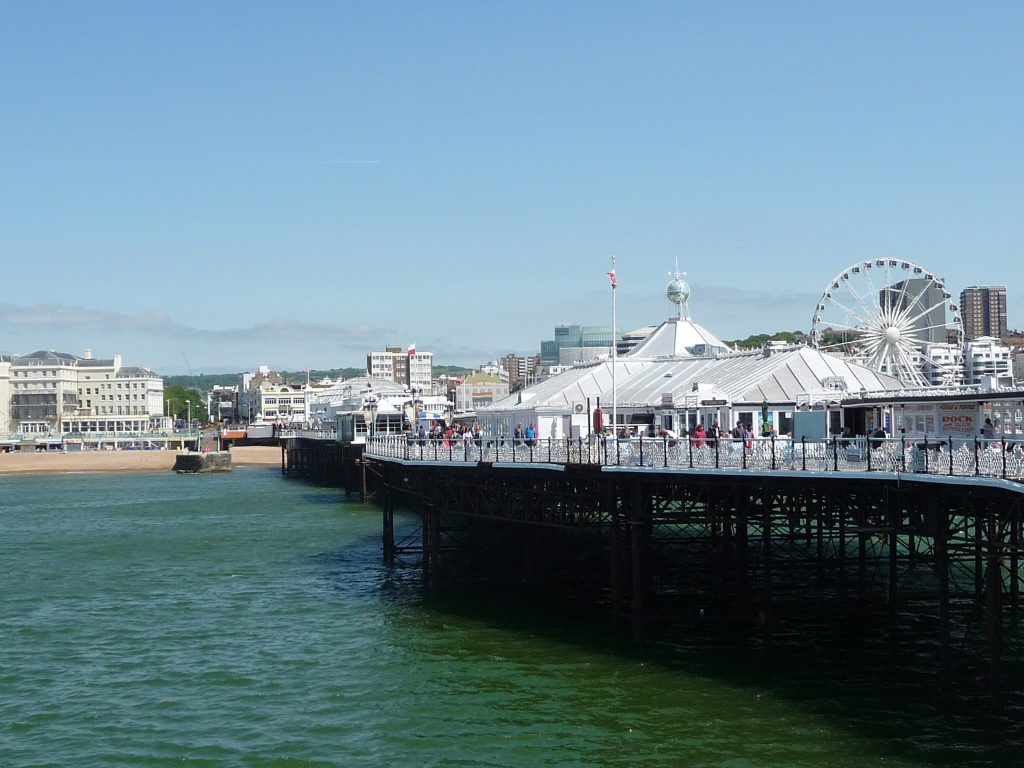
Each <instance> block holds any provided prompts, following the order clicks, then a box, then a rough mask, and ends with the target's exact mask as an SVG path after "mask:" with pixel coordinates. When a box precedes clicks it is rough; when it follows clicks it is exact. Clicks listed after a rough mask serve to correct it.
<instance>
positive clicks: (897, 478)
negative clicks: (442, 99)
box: [282, 436, 1024, 689]
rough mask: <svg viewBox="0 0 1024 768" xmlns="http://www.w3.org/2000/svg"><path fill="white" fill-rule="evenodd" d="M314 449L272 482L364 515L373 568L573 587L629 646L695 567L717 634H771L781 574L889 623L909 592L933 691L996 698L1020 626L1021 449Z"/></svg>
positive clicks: (724, 444)
mask: <svg viewBox="0 0 1024 768" xmlns="http://www.w3.org/2000/svg"><path fill="white" fill-rule="evenodd" d="M326 442H327V441H320V440H315V439H301V438H295V439H292V440H288V441H286V443H285V445H284V447H283V448H282V469H283V471H285V472H286V473H288V474H291V475H295V476H304V477H310V478H315V479H319V480H322V481H328V482H331V481H332V478H333V482H338V481H339V480H340V481H341V482H340V484H341V485H344V487H346V489H348V490H350V491H356V490H358V491H359V492H360V493H361V494H362V495H363V496H364V498H368V499H372V500H373V501H375V502H377V503H378V504H379V505H380V506H381V509H382V551H383V556H384V558H385V560H386V561H387V562H389V563H393V562H395V561H396V560H397V559H404V558H416V559H418V560H419V562H420V563H421V565H422V568H423V570H424V572H425V574H426V575H427V576H428V577H429V578H430V579H433V580H438V579H441V580H442V581H443V578H442V577H444V576H447V577H449V578H459V573H460V572H461V569H462V568H463V567H464V565H465V563H467V562H470V561H473V560H474V559H476V560H481V559H486V560H489V561H490V562H492V563H499V564H500V567H501V568H504V569H506V570H507V569H513V570H517V575H518V577H519V578H521V579H523V580H525V581H527V582H529V583H532V584H535V585H536V588H537V589H543V588H544V584H545V583H546V581H547V578H548V575H549V574H553V573H555V572H566V571H571V572H572V573H573V574H574V577H576V578H580V579H588V580H590V581H591V582H592V583H596V584H598V588H597V589H596V590H594V591H593V594H594V595H596V599H597V600H598V601H599V602H600V603H602V604H604V605H606V606H607V609H608V610H609V611H610V613H611V615H612V617H613V618H614V619H615V620H616V621H617V622H620V623H621V624H622V625H623V626H624V627H625V628H626V629H627V630H628V631H629V632H631V633H632V635H633V636H634V637H635V638H636V639H637V640H642V639H643V638H644V636H645V633H646V630H647V628H648V627H649V626H650V625H651V623H652V622H656V621H658V618H659V612H662V611H665V610H671V605H672V597H673V596H674V595H678V594H679V593H681V592H685V591H686V590H687V588H688V584H687V581H688V579H690V578H692V577H693V569H694V568H696V569H700V570H701V571H702V572H703V573H704V575H705V576H706V574H707V573H713V574H714V579H713V580H714V581H715V582H716V583H717V584H718V585H719V591H718V597H717V598H716V599H718V600H720V601H721V610H722V611H724V612H727V613H728V614H729V615H730V617H731V620H732V621H735V622H737V623H747V624H748V625H750V626H756V627H758V628H759V629H760V631H761V632H763V634H764V635H765V636H766V637H770V635H771V633H772V632H773V631H774V630H775V628H776V627H777V626H784V625H785V621H786V616H785V615H783V614H780V612H779V610H778V603H779V601H778V600H777V597H778V595H777V589H778V588H779V587H778V585H779V584H780V583H781V582H784V581H787V580H791V579H789V577H791V576H792V575H793V574H794V573H796V574H800V575H801V578H802V577H803V576H806V578H807V581H806V585H807V587H808V588H811V589H815V588H821V589H822V591H823V593H825V592H827V593H828V594H829V595H834V596H835V597H833V598H832V599H835V600H840V601H843V602H844V603H848V604H849V605H848V606H845V607H855V608H859V609H861V610H864V611H865V612H869V613H870V617H871V620H873V621H879V620H883V621H892V622H893V623H894V624H895V622H896V617H897V615H898V614H899V612H900V611H901V610H903V609H904V608H905V607H906V606H905V604H904V585H905V584H908V583H910V582H911V581H912V582H913V584H914V585H915V590H917V591H919V585H920V584H921V583H922V582H924V583H926V584H927V585H929V588H928V591H927V602H928V610H927V613H928V615H929V621H931V622H933V623H934V626H935V638H934V650H935V658H936V669H937V671H938V672H939V674H940V676H941V678H942V680H943V681H946V682H949V681H950V679H951V678H952V677H953V676H954V672H955V668H956V666H957V663H958V659H966V658H968V657H969V658H971V659H974V660H977V659H983V661H984V667H985V676H986V679H987V681H988V683H989V684H990V685H991V687H993V688H995V689H998V688H999V686H1000V685H1001V681H1002V679H1003V674H1002V668H1003V645H1004V643H1003V636H1004V632H1006V631H1008V630H1009V629H1015V628H1017V627H1018V626H1019V624H1020V613H1021V597H1020V596H1021V567H1020V565H1021V563H1020V561H1021V551H1022V530H1021V528H1022V514H1024V483H1021V482H1020V478H1021V474H1020V473H1021V461H1020V459H1021V450H1020V448H1019V447H1014V446H1010V445H1006V444H999V445H996V444H995V443H994V442H992V443H990V444H985V443H981V442H980V441H977V440H973V439H972V440H969V441H963V442H961V443H959V444H956V443H950V442H949V441H946V442H945V443H944V444H942V445H941V446H939V447H938V448H937V447H936V446H935V445H934V444H932V445H929V446H928V447H923V445H922V444H918V443H915V444H913V445H909V444H907V443H906V441H902V442H901V441H894V440H889V441H885V442H882V441H878V442H876V444H874V445H865V446H863V447H862V446H859V445H855V444H852V443H851V444H843V443H841V442H840V441H838V440H835V439H830V440H825V441H819V442H816V443H808V442H803V443H798V444H791V443H789V442H788V441H777V442H776V441H769V440H762V441H742V442H741V443H739V444H736V443H735V441H733V442H730V441H720V444H718V445H713V446H712V445H708V444H707V443H706V442H705V443H704V444H703V445H699V446H698V445H696V444H694V443H692V442H690V441H683V440H676V441H671V442H672V443H673V444H672V445H670V444H669V442H670V441H668V440H659V439H651V440H645V441H643V444H642V445H641V441H615V440H611V441H607V442H605V443H600V442H596V441H590V442H588V441H584V440H576V441H573V440H561V441H543V440H536V441H532V444H531V445H527V444H526V442H525V441H512V440H495V439H491V440H482V441H480V444H476V443H474V442H458V443H456V442H454V441H453V442H449V443H448V444H445V443H444V441H429V440H428V441H424V442H422V443H421V442H420V441H410V440H408V439H406V438H404V437H395V436H386V437H380V438H371V439H370V440H369V441H368V444H367V445H366V446H365V452H364V449H363V446H346V447H345V448H341V447H340V446H339V444H335V445H333V446H330V447H328V446H327V445H326V444H325V443H326ZM783 443H785V444H783ZM346 451H348V453H346ZM400 509H404V510H408V511H411V512H412V513H414V514H415V515H417V516H418V517H419V520H420V524H419V525H418V526H417V531H416V535H415V536H413V537H412V538H410V537H409V536H404V537H402V538H401V539H399V538H397V537H396V533H395V531H396V529H395V514H396V511H397V510H400ZM687 569H690V571H688V570H687ZM782 577H786V578H782ZM919 602H920V601H919V595H915V604H919ZM915 609H918V608H915ZM880 614H884V616H882V615H880ZM972 663H973V662H972Z"/></svg>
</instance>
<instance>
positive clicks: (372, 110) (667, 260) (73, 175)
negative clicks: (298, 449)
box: [0, 1, 1024, 374]
mask: <svg viewBox="0 0 1024 768" xmlns="http://www.w3.org/2000/svg"><path fill="white" fill-rule="evenodd" d="M0 30H2V34H3V44H2V45H0V84H2V86H0V87H2V94H3V98H4V102H5V109H4V117H3V119H0V254H2V259H0V264H2V272H0V285H3V288H4V289H3V290H2V291H0V351H5V352H16V353H25V352H29V351H32V350H35V349H39V348H49V349H58V350H61V351H66V352H75V353H79V354H81V353H82V352H83V351H84V350H85V349H86V348H90V349H92V350H93V351H94V353H95V354H96V355H98V356H111V355H113V354H115V353H120V354H121V355H122V356H123V357H124V359H125V360H126V362H130V363H133V364H135V363H137V364H144V365H150V366H152V367H153V368H154V369H155V370H157V371H158V372H160V373H168V374H172V373H179V372H183V371H184V370H185V369H186V360H187V361H188V363H187V364H188V366H190V367H191V368H192V369H194V370H195V371H207V372H213V371H223V370H226V371H236V370H251V369H253V368H254V367H255V366H257V365H259V364H268V365H271V366H274V367H279V368H288V369H301V368H305V367H313V368H326V367H335V366H361V365H363V364H364V363H365V354H366V352H367V351H369V350H371V349H377V348H382V347H383V346H384V345H385V344H400V345H402V346H405V345H407V344H409V343H410V342H412V341H415V342H416V344H417V347H418V348H420V349H426V350H432V351H434V352H435V355H436V358H435V359H436V360H437V362H440V363H458V364H466V365H476V364H479V363H481V362H484V361H485V360H487V359H490V358H494V357H495V356H497V355H499V354H503V353H506V352H509V351H516V352H520V353H529V352H532V351H536V350H538V349H539V343H540V341H541V339H545V338H551V337H552V328H553V326H554V325H555V324H558V323H581V324H586V325H599V324H607V323H608V322H609V321H610V302H609V290H608V283H607V278H606V277H605V274H604V273H605V272H606V271H607V269H608V268H609V257H610V256H611V255H612V254H615V255H616V257H617V259H618V273H619V278H620V288H619V292H618V317H619V324H620V325H621V326H622V327H623V328H624V329H626V330H629V329H630V328H635V327H639V326H643V325H647V324H654V323H657V322H660V321H661V320H664V319H665V318H666V317H668V316H669V314H670V312H671V308H670V306H669V305H668V304H667V302H666V301H665V300H664V298H663V290H664V286H665V284H666V282H667V281H668V272H669V271H670V270H672V269H673V268H674V263H675V260H676V259H677V258H678V260H679V263H680V268H681V269H683V270H686V271H687V273H688V278H687V279H688V280H689V281H690V282H691V284H692V285H693V298H692V300H691V302H690V308H691V311H692V314H693V316H694V318H695V319H696V320H697V321H698V322H700V323H702V324H703V325H705V326H706V327H708V328H709V329H710V330H712V331H713V332H715V333H717V334H718V335H719V336H721V337H723V338H734V337H740V336H746V335H748V334H750V333H756V332H764V331H775V330H796V329H801V330H808V329H809V327H810V322H811V315H812V311H813V308H814V305H815V302H816V299H817V297H818V295H819V294H820V293H821V291H822V290H823V288H824V287H825V285H826V284H827V283H828V282H829V281H830V280H831V278H832V277H833V276H834V275H835V274H836V273H838V272H839V271H841V270H842V269H843V268H844V267H846V266H847V265H849V264H853V263H855V262H858V261H862V260H864V259H873V258H879V257H883V256H892V257H897V258H902V259H907V260H910V261H913V262H916V263H919V264H921V265H923V266H925V267H927V268H928V269H930V270H933V271H934V272H935V273H936V274H939V275H942V276H944V277H945V278H946V279H947V282H948V285H949V287H950V288H951V289H952V290H953V292H954V293H956V294H959V291H960V290H961V289H962V288H963V287H966V286H967V285H972V284H1006V285H1008V286H1009V321H1010V326H1011V327H1021V326H1022V325H1024V310H1022V307H1024V266H1022V263H1024V260H1022V259H1021V256H1020V251H1021V244H1022V243H1024V215H1022V213H1024V193H1022V182H1021V180H1022V170H1024V162H1022V161H1024V143H1022V141H1021V126H1022V125H1024V93H1022V89H1024V85H1022V84H1024V54H1022V53H1021V52H1020V40H1021V39H1024V4H1020V3H1005V4H1000V3H989V4H985V5H973V4H967V3H941V2H927V3H926V2H900V3H870V2H869V3H849V4H843V5H841V4H837V3H812V2H806V3H787V2H778V3H755V2H750V3H740V2H734V3H685V2H672V3H630V4H621V3H619V4H612V3H598V2H587V3H583V2H578V3H567V2H561V3H550V2H545V3H526V2H517V3H469V2H467V3H444V2H440V3H397V2H396V3H362V4H355V3H341V2H330V3H319V2H298V3H283V2H282V3H260V2H245V3H241V2H239V3H231V2H217V3H179V4H171V3H137V2H124V3H111V2H101V1H98V2H91V3H80V2H26V3H15V2H10V3H4V4H3V5H0Z"/></svg>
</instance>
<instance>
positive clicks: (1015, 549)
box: [1010, 506, 1021, 627]
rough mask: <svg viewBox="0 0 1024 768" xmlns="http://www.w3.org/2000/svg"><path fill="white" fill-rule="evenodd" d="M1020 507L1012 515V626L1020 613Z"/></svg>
mask: <svg viewBox="0 0 1024 768" xmlns="http://www.w3.org/2000/svg"><path fill="white" fill-rule="evenodd" d="M1020 527H1021V526H1020V507H1019V506H1018V507H1016V508H1014V510H1013V512H1012V513H1011V515H1010V626H1013V627H1016V626H1017V622H1018V618H1019V613H1020V543H1021V542H1020Z"/></svg>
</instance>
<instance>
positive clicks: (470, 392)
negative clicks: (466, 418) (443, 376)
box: [455, 372, 509, 413]
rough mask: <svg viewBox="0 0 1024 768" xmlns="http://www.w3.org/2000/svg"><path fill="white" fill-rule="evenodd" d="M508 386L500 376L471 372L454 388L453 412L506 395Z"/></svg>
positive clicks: (477, 405)
mask: <svg viewBox="0 0 1024 768" xmlns="http://www.w3.org/2000/svg"><path fill="white" fill-rule="evenodd" d="M508 393H509V386H508V384H507V383H506V382H504V381H502V379H501V377H500V376H494V375H491V374H487V373H480V372H476V373H471V374H469V375H468V376H466V378H465V380H463V382H462V383H461V384H459V385H458V386H457V387H456V388H455V412H456V413H466V412H469V411H476V410H478V409H480V408H484V407H486V406H489V405H492V404H494V403H496V402H497V401H498V400H502V399H504V398H506V397H508Z"/></svg>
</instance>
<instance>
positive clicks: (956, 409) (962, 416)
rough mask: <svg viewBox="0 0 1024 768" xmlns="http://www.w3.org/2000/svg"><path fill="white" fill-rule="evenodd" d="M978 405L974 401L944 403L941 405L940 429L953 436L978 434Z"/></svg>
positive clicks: (944, 433)
mask: <svg viewBox="0 0 1024 768" xmlns="http://www.w3.org/2000/svg"><path fill="white" fill-rule="evenodd" d="M979 429H980V427H979V426H978V406H977V405H974V404H973V403H942V404H940V405H939V431H940V432H941V433H942V434H943V435H950V436H952V437H971V436H972V435H977V434H978V430H979Z"/></svg>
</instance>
